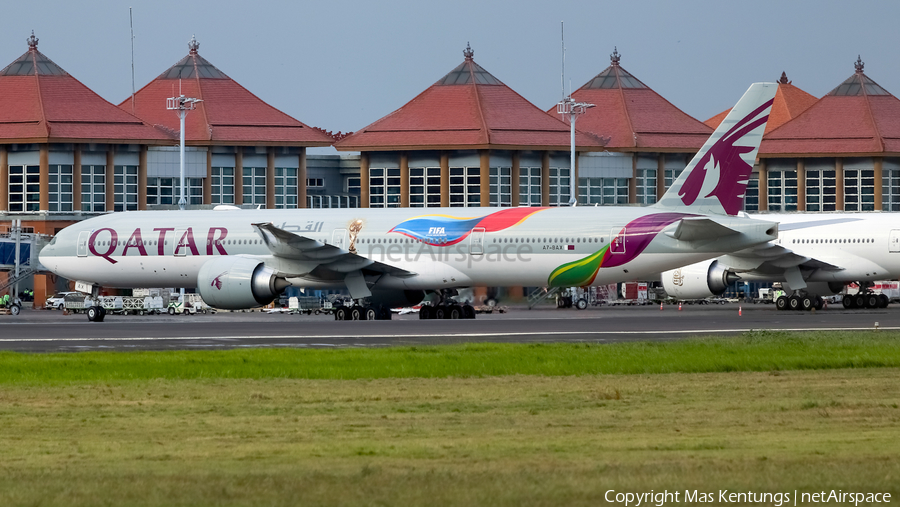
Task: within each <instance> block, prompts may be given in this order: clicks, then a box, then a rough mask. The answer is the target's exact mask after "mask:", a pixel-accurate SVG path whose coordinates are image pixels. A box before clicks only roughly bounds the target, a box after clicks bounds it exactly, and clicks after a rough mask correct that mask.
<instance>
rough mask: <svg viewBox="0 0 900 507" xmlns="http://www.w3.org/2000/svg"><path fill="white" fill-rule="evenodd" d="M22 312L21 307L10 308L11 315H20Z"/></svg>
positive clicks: (13, 306)
mask: <svg viewBox="0 0 900 507" xmlns="http://www.w3.org/2000/svg"><path fill="white" fill-rule="evenodd" d="M21 311H22V307H21V306H19V305H12V306H10V307H9V313H11V314H13V315H18V314H19V312H21Z"/></svg>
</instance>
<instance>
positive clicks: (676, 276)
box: [662, 260, 741, 299]
mask: <svg viewBox="0 0 900 507" xmlns="http://www.w3.org/2000/svg"><path fill="white" fill-rule="evenodd" d="M740 279H741V277H739V276H738V275H736V274H734V272H732V271H729V270H727V269H726V268H724V267H722V266H720V265H719V261H717V260H711V261H703V262H698V263H696V264H691V265H690V266H685V267H683V268H678V269H673V270H670V271H666V272H664V273H663V274H662V282H663V287H664V288H665V289H666V293H668V294H669V295H670V296H672V297H674V298H676V299H703V298H708V297H712V296H718V295H720V294H722V293H723V292H725V289H727V288H728V286H729V285H731V284H733V283H734V282H736V281H738V280H740Z"/></svg>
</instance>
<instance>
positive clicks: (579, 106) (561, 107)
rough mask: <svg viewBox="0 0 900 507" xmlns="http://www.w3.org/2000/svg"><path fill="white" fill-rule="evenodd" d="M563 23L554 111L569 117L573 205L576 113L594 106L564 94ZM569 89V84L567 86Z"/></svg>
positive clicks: (571, 198)
mask: <svg viewBox="0 0 900 507" xmlns="http://www.w3.org/2000/svg"><path fill="white" fill-rule="evenodd" d="M564 26H565V24H564V23H563V22H560V34H561V35H562V96H563V98H562V100H561V101H559V103H558V104H556V112H557V113H559V114H561V115H563V117H564V118H565V117H566V115H568V117H569V131H570V136H571V145H570V151H571V156H570V163H569V164H570V165H569V206H575V204H576V203H577V199H575V192H576V191H577V190H578V187H577V186H576V185H577V184H578V180H577V178H576V174H575V120H576V119H578V115H581V114H584V113H585V111H587V110H588V109H589V108H592V107H594V104H588V103H587V102H575V99H573V98H572V92H571V90H570V91H569V95H566V35H565V31H564ZM569 88H570V89H571V86H570V87H569Z"/></svg>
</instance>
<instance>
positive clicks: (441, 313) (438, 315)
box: [432, 305, 447, 319]
mask: <svg viewBox="0 0 900 507" xmlns="http://www.w3.org/2000/svg"><path fill="white" fill-rule="evenodd" d="M432 312H433V315H434V318H435V319H446V318H447V307H446V306H444V305H440V306H436V307H435V308H434V310H432Z"/></svg>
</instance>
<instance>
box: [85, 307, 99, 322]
mask: <svg viewBox="0 0 900 507" xmlns="http://www.w3.org/2000/svg"><path fill="white" fill-rule="evenodd" d="M98 313H99V312H98V311H97V307H96V306H92V307H90V308H88V309H87V318H88V321H90V322H94V321H95V320H97V315H98Z"/></svg>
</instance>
